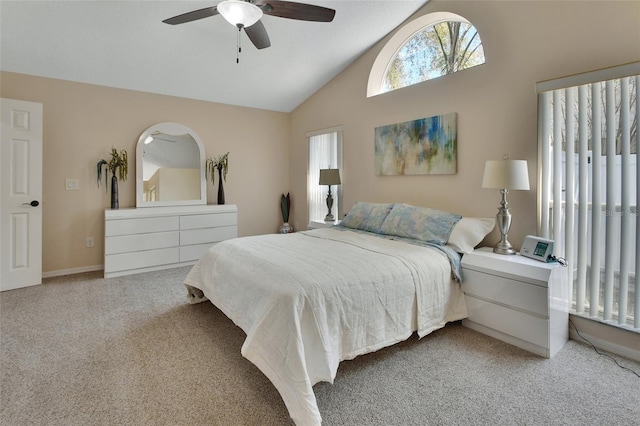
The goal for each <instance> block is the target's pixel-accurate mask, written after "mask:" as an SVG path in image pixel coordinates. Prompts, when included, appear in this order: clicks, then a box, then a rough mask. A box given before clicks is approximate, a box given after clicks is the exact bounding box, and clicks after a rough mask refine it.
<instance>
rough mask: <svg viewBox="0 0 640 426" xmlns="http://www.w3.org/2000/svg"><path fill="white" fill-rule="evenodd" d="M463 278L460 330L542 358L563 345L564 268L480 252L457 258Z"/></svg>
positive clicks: (566, 294)
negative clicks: (463, 311) (463, 310)
mask: <svg viewBox="0 0 640 426" xmlns="http://www.w3.org/2000/svg"><path fill="white" fill-rule="evenodd" d="M462 274H463V275H462V278H463V282H462V290H463V291H464V293H465V299H466V301H467V307H468V309H469V317H468V318H467V319H465V320H463V321H462V324H463V325H464V326H466V327H468V328H471V329H474V330H476V331H479V332H481V333H484V334H486V335H489V336H491V337H495V338H496V339H499V340H502V341H504V342H507V343H510V344H512V345H515V346H518V347H520V348H522V349H525V350H527V351H530V352H533V353H535V354H537V355H540V356H543V357H546V358H551V357H552V356H554V355H555V354H556V353H557V352H558V351H559V350H560V349H562V347H563V346H564V344H565V343H566V342H567V340H568V338H569V286H568V282H567V272H566V268H564V267H562V266H560V265H559V264H557V263H543V262H539V261H537V260H533V259H529V258H527V257H524V256H521V255H520V254H516V255H501V254H495V253H493V251H492V249H491V248H488V247H484V248H481V249H477V250H474V251H473V253H469V254H465V255H464V256H463V257H462Z"/></svg>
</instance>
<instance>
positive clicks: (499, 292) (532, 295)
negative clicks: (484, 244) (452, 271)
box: [462, 269, 549, 318]
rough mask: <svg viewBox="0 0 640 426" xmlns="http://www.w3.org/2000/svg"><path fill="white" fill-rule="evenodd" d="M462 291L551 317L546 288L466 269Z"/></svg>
mask: <svg viewBox="0 0 640 426" xmlns="http://www.w3.org/2000/svg"><path fill="white" fill-rule="evenodd" d="M462 291H464V292H465V294H468V295H472V296H476V297H480V298H482V299H486V300H489V301H494V302H497V303H499V304H502V305H506V306H510V307H512V308H514V309H521V310H524V311H528V312H532V313H534V314H537V315H539V316H542V317H545V318H546V317H548V316H549V302H548V299H547V288H546V287H540V286H537V285H533V284H529V283H524V282H521V281H515V280H513V279H508V278H504V277H500V276H497V275H491V274H487V273H482V272H478V271H472V270H468V269H465V270H464V280H463V282H462Z"/></svg>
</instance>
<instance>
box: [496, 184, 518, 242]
mask: <svg viewBox="0 0 640 426" xmlns="http://www.w3.org/2000/svg"><path fill="white" fill-rule="evenodd" d="M508 192H509V190H508V189H501V190H500V193H501V194H502V201H500V207H498V214H497V215H496V221H497V224H498V229H499V230H500V241H499V242H498V244H496V246H495V247H494V248H493V252H494V253H497V254H516V251H515V249H514V248H513V246H512V245H511V243H510V242H509V240H507V234H508V233H509V229H510V228H511V212H509V203H507V193H508Z"/></svg>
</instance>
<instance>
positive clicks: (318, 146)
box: [307, 129, 342, 222]
mask: <svg viewBox="0 0 640 426" xmlns="http://www.w3.org/2000/svg"><path fill="white" fill-rule="evenodd" d="M307 137H308V138H309V169H308V172H307V197H308V203H309V222H311V221H318V222H323V221H324V217H325V216H326V215H327V202H326V200H327V194H328V192H329V188H328V187H327V186H326V185H322V186H321V185H319V184H318V182H319V181H320V169H340V168H341V167H340V166H341V164H340V162H341V142H342V141H341V137H342V132H341V131H340V130H339V129H329V130H325V131H324V132H321V133H318V134H308V135H307ZM341 172H342V171H341ZM341 175H342V173H341ZM331 192H332V194H333V197H334V203H333V209H334V212H335V213H334V216H336V217H340V211H341V210H340V208H341V207H342V206H341V205H340V204H341V203H340V201H341V199H342V197H341V191H340V186H339V185H336V186H334V187H332V189H331Z"/></svg>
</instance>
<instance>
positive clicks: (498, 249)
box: [493, 240, 517, 254]
mask: <svg viewBox="0 0 640 426" xmlns="http://www.w3.org/2000/svg"><path fill="white" fill-rule="evenodd" d="M493 252H494V253H497V254H516V253H517V252H516V250H515V249H514V248H513V246H512V245H511V243H510V242H509V241H507V240H504V241H500V242H499V243H498V244H496V246H495V247H494V248H493Z"/></svg>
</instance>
